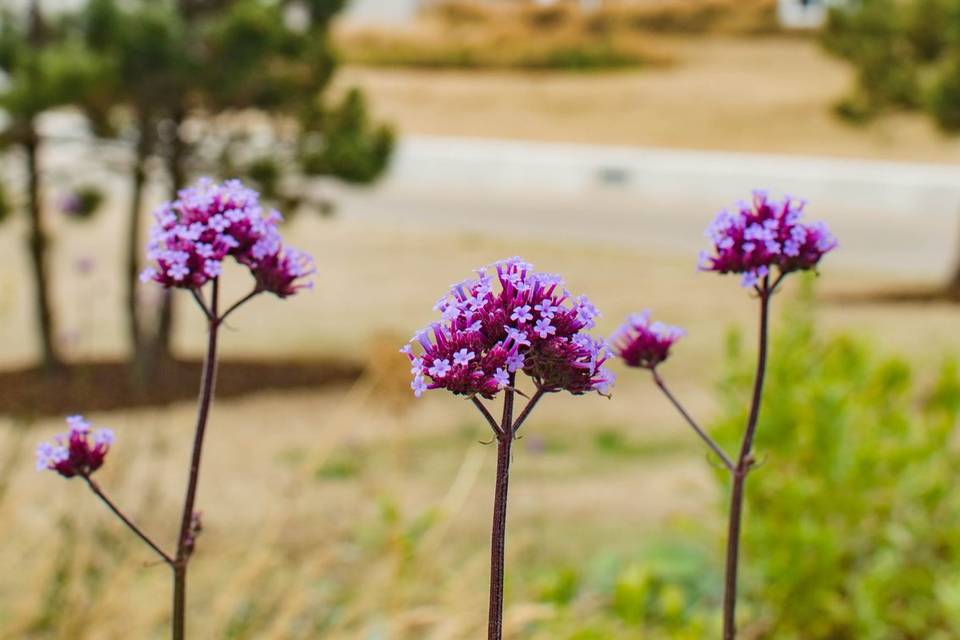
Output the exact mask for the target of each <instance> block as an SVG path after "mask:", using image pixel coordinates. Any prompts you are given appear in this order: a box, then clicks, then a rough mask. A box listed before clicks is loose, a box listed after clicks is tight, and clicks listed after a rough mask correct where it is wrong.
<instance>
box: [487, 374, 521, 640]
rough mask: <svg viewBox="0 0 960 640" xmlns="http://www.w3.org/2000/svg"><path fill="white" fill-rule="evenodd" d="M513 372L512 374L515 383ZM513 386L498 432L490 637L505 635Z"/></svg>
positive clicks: (497, 638) (493, 639)
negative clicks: (504, 611)
mask: <svg viewBox="0 0 960 640" xmlns="http://www.w3.org/2000/svg"><path fill="white" fill-rule="evenodd" d="M513 378H514V375H513V374H511V376H510V387H513V383H514V380H513ZM513 398H514V392H513V390H512V389H507V390H506V391H505V392H504V399H503V419H502V420H501V421H500V433H499V434H497V484H496V488H495V490H494V498H493V528H492V531H491V534H490V608H489V615H488V621H487V640H501V638H503V574H504V562H505V549H506V541H507V490H508V487H509V484H510V448H511V446H512V445H513Z"/></svg>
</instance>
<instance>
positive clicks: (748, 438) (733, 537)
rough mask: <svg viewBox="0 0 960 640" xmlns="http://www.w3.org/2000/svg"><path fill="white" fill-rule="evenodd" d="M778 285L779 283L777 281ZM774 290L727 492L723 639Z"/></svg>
mask: <svg viewBox="0 0 960 640" xmlns="http://www.w3.org/2000/svg"><path fill="white" fill-rule="evenodd" d="M778 282H779V280H778ZM772 294H773V287H771V286H770V278H769V276H767V277H766V278H764V280H763V287H762V289H760V339H759V340H760V345H759V349H758V354H757V373H756V377H755V378H754V382H753V400H752V401H751V404H750V415H749V417H748V418H747V428H746V431H745V432H744V434H743V442H742V444H741V446H740V455H739V456H738V457H737V464H736V466H735V467H734V468H733V471H732V475H733V488H732V490H731V492H730V519H729V525H728V530H727V562H726V572H725V579H724V591H723V640H734V638H736V635H737V626H736V608H737V569H738V563H739V558H740V521H741V517H742V515H743V496H744V488H745V485H746V481H747V474H749V473H750V469H751V468H752V467H753V456H752V455H751V451H752V449H753V438H754V435H755V434H756V431H757V419H758V418H759V417H760V399H761V397H762V395H763V378H764V375H765V373H766V368H767V325H768V320H769V315H770V314H769V312H770V296H771V295H772Z"/></svg>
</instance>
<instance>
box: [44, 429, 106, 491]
mask: <svg viewBox="0 0 960 640" xmlns="http://www.w3.org/2000/svg"><path fill="white" fill-rule="evenodd" d="M67 424H68V425H70V429H69V431H67V432H66V433H63V434H60V435H58V436H56V437H55V438H54V440H53V442H41V443H40V444H39V445H38V446H37V471H45V470H47V469H50V470H51V471H56V472H57V473H59V474H60V475H62V476H63V477H64V478H72V477H74V476H84V477H86V476H88V475H90V474H91V473H93V472H94V471H96V470H97V469H99V468H100V467H101V466H102V465H103V461H104V458H106V456H107V452H108V451H110V445H111V444H113V432H112V431H111V430H110V429H96V430H95V431H91V429H90V423H89V422H87V421H86V420H85V419H84V418H83V416H70V417H68V418H67Z"/></svg>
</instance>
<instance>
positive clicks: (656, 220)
mask: <svg viewBox="0 0 960 640" xmlns="http://www.w3.org/2000/svg"><path fill="white" fill-rule="evenodd" d="M755 187H763V188H767V189H769V190H770V191H771V192H772V193H775V194H780V193H790V194H793V195H795V196H800V197H804V198H806V199H808V200H809V201H810V204H809V209H808V210H809V211H810V214H811V216H812V217H816V218H821V219H824V220H826V221H827V222H828V223H829V224H830V225H831V227H832V228H833V229H834V230H835V232H836V233H837V235H838V236H839V237H840V239H841V242H842V245H843V248H844V250H843V251H842V252H838V254H837V257H836V263H837V264H838V265H840V264H842V265H844V266H846V267H849V268H853V269H878V270H882V271H885V272H889V273H896V274H900V275H905V276H917V277H930V278H937V277H942V276H943V275H944V274H945V273H946V272H947V271H948V270H949V269H950V267H951V264H952V260H953V259H954V252H955V251H957V250H960V229H958V223H960V166H951V165H934V164H919V163H917V164H909V163H893V162H870V161H860V160H838V159H827V158H806V157H790V156H773V155H760V154H742V153H716V152H699V151H675V150H662V149H640V148H626V147H607V146H586V145H568V144H548V143H531V142H520V141H502V140H471V139H451V138H432V137H407V138H405V139H404V141H403V143H402V144H401V145H400V148H399V150H398V153H397V156H396V158H395V161H394V166H393V168H392V171H391V174H390V176H389V177H388V178H387V179H386V180H385V181H384V182H382V183H381V184H380V185H379V186H378V187H377V188H375V189H373V190H369V191H350V190H340V193H339V196H338V197H339V199H340V202H341V205H340V206H341V210H342V211H343V212H344V214H345V215H353V216H358V217H363V218H366V219H369V220H371V221H376V222H378V223H382V224H397V225H403V226H408V225H417V224H422V225H428V226H431V227H442V228H452V229H464V230H470V231H480V232H492V233H520V234H526V235H534V234H535V235H541V236H545V237H556V238H564V239H576V240H578V241H581V242H589V243H613V244H617V245H622V246H629V247H636V248H644V249H653V250H664V251H684V252H695V251H696V250H697V249H698V248H701V247H702V245H703V236H702V232H703V229H704V227H705V226H706V224H707V223H708V222H709V220H710V219H711V217H712V215H713V214H714V213H715V212H716V211H717V210H719V209H720V208H722V207H724V206H726V205H727V204H732V203H733V202H735V201H736V200H737V199H739V198H743V197H747V196H748V195H749V193H750V191H751V189H753V188H755Z"/></svg>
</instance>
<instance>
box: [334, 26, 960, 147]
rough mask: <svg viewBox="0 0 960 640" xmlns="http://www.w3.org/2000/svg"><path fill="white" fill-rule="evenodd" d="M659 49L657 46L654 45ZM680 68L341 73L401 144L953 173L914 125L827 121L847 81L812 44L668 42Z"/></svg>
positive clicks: (934, 135)
mask: <svg viewBox="0 0 960 640" xmlns="http://www.w3.org/2000/svg"><path fill="white" fill-rule="evenodd" d="M659 42H661V43H662V42H663V41H659ZM666 46H668V49H669V51H670V54H671V55H672V56H673V57H674V58H675V60H676V64H673V65H671V66H669V67H666V68H654V69H646V70H641V71H637V72H632V71H630V72H628V71H621V72H616V73H605V74H590V75H587V76H584V75H578V74H533V73H507V72H496V73H494V72H491V73H481V72H476V71H471V72H456V71H446V72H442V73H440V72H427V71H414V70H402V71H400V70H378V69H370V68H358V67H353V68H347V69H345V70H344V72H343V73H342V74H341V75H340V77H339V79H338V82H341V83H343V85H344V86H350V85H359V86H360V87H362V88H363V89H364V90H365V91H366V92H367V93H368V95H369V96H370V99H371V104H373V105H375V106H376V110H377V113H378V114H382V116H383V117H385V118H387V119H389V120H391V121H393V122H395V123H396V124H397V126H399V127H400V128H401V129H402V130H403V131H406V132H408V133H420V134H432V135H450V136H476V137H506V138H520V139H532V140H562V141H570V142H585V143H593V144H617V145H643V146H659V147H675V148H692V149H721V150H737V151H760V152H777V153H796V154H813V155H836V156H847V157H862V158H890V159H902V160H929V161H938V162H958V161H960V141H958V140H957V139H952V138H944V137H943V135H942V134H941V133H940V132H938V131H937V130H936V129H935V128H934V126H933V125H932V124H930V123H929V122H928V121H927V120H926V119H924V118H922V117H919V116H898V117H891V118H886V119H882V120H880V121H877V122H875V123H872V124H870V125H866V126H860V127H854V126H850V125H849V124H846V123H844V122H842V121H840V120H839V119H837V118H836V117H835V116H834V115H833V105H834V104H835V102H836V101H837V100H838V99H840V98H841V97H842V96H844V95H845V94H846V93H847V91H848V89H849V87H850V83H851V82H852V75H851V72H850V70H849V69H848V68H847V67H845V66H844V65H843V64H842V63H840V62H838V61H836V60H834V59H832V58H830V57H828V56H827V55H826V54H825V53H823V52H822V51H821V50H820V49H819V47H818V46H817V44H816V43H815V42H812V41H808V40H802V39H794V38H759V39H725V38H680V39H677V38H673V39H671V40H670V41H669V43H668V44H667V45H666Z"/></svg>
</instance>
